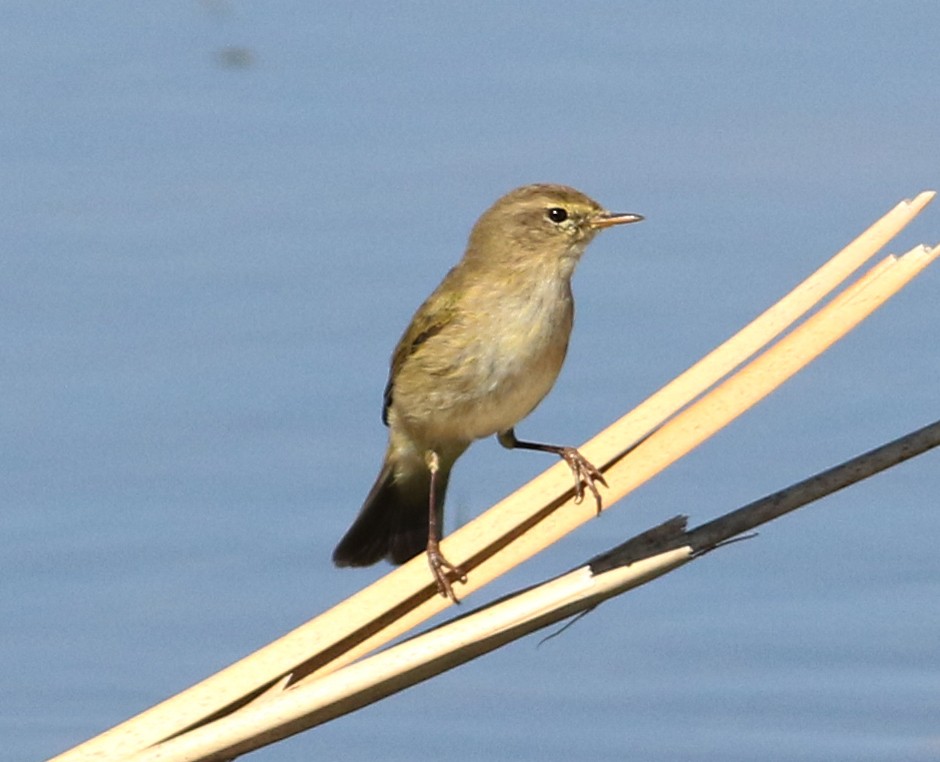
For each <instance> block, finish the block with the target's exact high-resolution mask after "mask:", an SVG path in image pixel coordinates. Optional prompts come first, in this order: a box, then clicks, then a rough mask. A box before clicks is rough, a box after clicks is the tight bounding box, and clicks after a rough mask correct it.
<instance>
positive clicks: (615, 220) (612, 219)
mask: <svg viewBox="0 0 940 762" xmlns="http://www.w3.org/2000/svg"><path fill="white" fill-rule="evenodd" d="M642 220H643V215H642V214H625V213H620V212H601V213H600V214H598V215H597V216H596V217H594V218H593V219H592V220H591V222H590V225H591V227H592V228H594V229H595V230H601V229H602V228H609V227H611V226H613V225H629V224H630V223H631V222H640V221H642Z"/></svg>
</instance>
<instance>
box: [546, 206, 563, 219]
mask: <svg viewBox="0 0 940 762" xmlns="http://www.w3.org/2000/svg"><path fill="white" fill-rule="evenodd" d="M547 214H548V219H550V220H551V221H552V222H564V221H565V220H567V219H568V211H567V210H566V209H562V208H561V207H560V206H553V207H552V208H551V209H549V210H548V212H547Z"/></svg>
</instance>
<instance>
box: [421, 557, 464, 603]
mask: <svg viewBox="0 0 940 762" xmlns="http://www.w3.org/2000/svg"><path fill="white" fill-rule="evenodd" d="M427 555H428V566H430V567H431V573H432V574H433V575H434V581H435V582H436V583H437V592H438V593H440V594H441V595H442V596H443V597H445V598H450V599H451V600H452V601H453V602H454V603H460V601H459V600H457V596H456V595H455V594H454V587H453V582H452V581H451V577H453V579H455V580H457V581H458V582H460V583H462V584H464V585H466V584H467V575H466V573H465V572H464V571H463V569H461V568H460V567H459V566H455V565H454V564H452V563H451V562H450V561H448V560H447V559H446V558H444V555H443V554H442V553H441V551H440V549H439V548H437V547H431V546H429V547H428V553H427Z"/></svg>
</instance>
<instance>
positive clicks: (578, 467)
mask: <svg viewBox="0 0 940 762" xmlns="http://www.w3.org/2000/svg"><path fill="white" fill-rule="evenodd" d="M558 454H559V455H561V457H562V458H563V459H564V461H565V463H567V464H568V467H569V468H570V469H571V473H572V474H573V475H574V501H575V502H576V503H580V502H581V501H582V500H584V486H585V485H587V488H588V489H589V490H590V491H591V494H592V495H594V501H595V502H596V503H597V512H598V513H600V512H601V510H602V509H603V507H604V504H603V501H602V500H601V493H600V492H599V491H598V489H597V484H596V482H600V483H601V484H603V485H604V486H605V487H606V486H607V481H606V480H605V479H604V475H603V474H602V473H601V472H600V471H599V470H598V469H597V468H596V467H595V466H594V464H593V463H591V461H589V460H588V459H587V458H585V457H584V456H583V455H582V454H581V453H580V452H578V450H577V448H575V447H563V448H562V450H561V452H559V453H558Z"/></svg>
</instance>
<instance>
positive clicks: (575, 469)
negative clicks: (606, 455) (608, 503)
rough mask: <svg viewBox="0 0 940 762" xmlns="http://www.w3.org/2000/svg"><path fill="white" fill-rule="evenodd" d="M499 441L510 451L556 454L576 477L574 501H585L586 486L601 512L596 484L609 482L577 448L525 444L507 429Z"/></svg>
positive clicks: (599, 496) (601, 504)
mask: <svg viewBox="0 0 940 762" xmlns="http://www.w3.org/2000/svg"><path fill="white" fill-rule="evenodd" d="M497 439H499V443H500V444H501V445H502V446H503V447H506V448H508V449H510V450H515V449H520V450H538V451H539V452H550V453H554V454H555V455H557V456H558V457H560V458H561V459H562V460H564V461H565V463H567V464H568V467H569V468H570V469H571V473H572V474H573V475H574V495H575V499H574V501H575V502H576V503H580V502H581V501H582V500H583V499H584V486H583V485H585V484H586V485H587V488H588V489H589V490H590V491H591V494H593V495H594V500H595V502H596V503H597V512H598V513H600V512H601V508H603V503H602V501H601V493H600V492H599V491H598V489H597V484H596V482H600V483H601V484H603V485H604V486H605V487H606V486H607V482H606V481H605V480H604V475H603V474H602V473H601V472H600V471H598V470H597V468H595V467H594V464H593V463H591V461H589V460H588V459H587V458H585V457H584V456H583V455H582V454H581V453H580V452H578V450H577V448H575V447H561V446H559V445H550V444H542V443H541V442H523V441H521V440H519V439H516V432H515V431H514V430H513V429H506V431H502V432H500V433H499V434H498V435H497Z"/></svg>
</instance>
